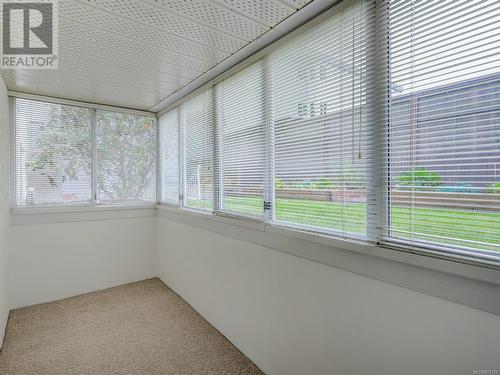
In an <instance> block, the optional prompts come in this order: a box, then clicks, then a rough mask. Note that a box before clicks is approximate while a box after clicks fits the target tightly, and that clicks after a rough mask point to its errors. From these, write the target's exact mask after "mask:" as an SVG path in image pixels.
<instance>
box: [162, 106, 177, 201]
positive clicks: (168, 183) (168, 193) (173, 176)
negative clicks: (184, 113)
mask: <svg viewBox="0 0 500 375" xmlns="http://www.w3.org/2000/svg"><path fill="white" fill-rule="evenodd" d="M159 137H160V142H159V144H160V150H159V158H160V171H161V199H160V201H162V202H167V203H173V204H178V203H179V186H180V185H179V110H178V109H174V110H172V111H170V112H168V113H165V114H163V115H161V116H160V117H159Z"/></svg>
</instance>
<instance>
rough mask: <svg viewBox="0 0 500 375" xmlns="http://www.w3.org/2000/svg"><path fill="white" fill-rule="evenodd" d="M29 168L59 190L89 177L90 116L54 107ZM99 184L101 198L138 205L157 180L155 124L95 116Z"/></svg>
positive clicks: (110, 114) (125, 116)
mask: <svg viewBox="0 0 500 375" xmlns="http://www.w3.org/2000/svg"><path fill="white" fill-rule="evenodd" d="M40 128H41V130H42V131H41V132H40V135H41V136H40V137H39V138H38V139H37V140H36V142H35V145H34V151H33V152H32V157H31V160H30V162H29V163H27V167H29V168H30V169H32V170H33V171H36V170H39V171H41V174H42V175H44V176H46V177H47V179H48V181H49V183H50V184H51V185H52V186H54V187H57V186H60V185H61V184H63V183H64V182H66V181H70V180H73V181H74V180H78V179H79V178H81V177H79V176H81V175H82V174H83V175H85V176H86V178H88V179H89V180H90V177H91V153H92V150H91V148H92V147H91V144H92V142H91V134H92V131H91V112H90V111H89V110H87V109H84V108H78V107H70V106H51V109H50V114H49V120H48V121H47V123H46V124H43V125H41V126H40ZM96 134H97V137H96V156H97V160H96V164H97V168H96V182H97V191H98V195H99V199H103V200H108V201H109V200H111V201H112V200H126V199H133V200H140V199H143V198H144V197H145V194H146V193H147V190H148V188H149V187H150V186H151V184H152V182H153V181H154V177H155V173H154V172H155V160H156V158H155V144H156V141H155V128H154V122H153V120H152V119H149V118H145V117H142V116H136V115H129V114H125V113H117V112H107V111H99V112H98V113H97V116H96Z"/></svg>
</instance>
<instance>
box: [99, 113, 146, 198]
mask: <svg viewBox="0 0 500 375" xmlns="http://www.w3.org/2000/svg"><path fill="white" fill-rule="evenodd" d="M155 146H156V131H155V123H154V120H153V119H152V118H148V117H143V116H137V115H130V114H127V113H121V112H109V111H97V114H96V156H97V158H96V165H97V170H96V177H97V200H98V202H100V203H124V202H129V203H140V202H147V201H155V192H156V183H155V175H156V174H155V171H156V157H155V150H156V147H155Z"/></svg>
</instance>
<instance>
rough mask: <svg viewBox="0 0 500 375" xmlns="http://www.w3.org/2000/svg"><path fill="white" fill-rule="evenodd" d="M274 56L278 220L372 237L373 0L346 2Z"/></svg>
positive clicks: (276, 215)
mask: <svg viewBox="0 0 500 375" xmlns="http://www.w3.org/2000/svg"><path fill="white" fill-rule="evenodd" d="M336 9H337V12H336V13H334V14H333V15H332V16H331V17H329V18H328V19H327V20H326V21H324V22H322V23H321V24H319V25H316V26H315V27H314V28H312V29H310V30H308V31H306V32H305V33H303V34H301V35H300V36H298V37H297V38H296V39H294V40H293V41H292V42H290V43H288V44H286V45H284V46H283V47H280V48H279V49H278V50H277V51H276V52H274V53H272V54H270V55H269V62H270V69H271V72H270V75H269V76H270V77H271V78H270V91H271V97H270V99H269V100H271V101H272V104H271V108H272V111H273V113H272V119H273V125H274V139H273V145H274V165H273V169H274V187H275V218H276V220H277V221H279V222H288V223H293V224H299V225H305V226H309V227H312V228H313V229H314V228H321V229H322V230H332V231H335V232H337V233H340V234H341V235H345V236H350V237H351V236H354V237H358V236H359V237H366V233H367V229H366V212H367V205H366V202H367V185H366V177H367V160H369V159H370V157H371V156H370V152H369V149H368V147H367V145H366V143H367V139H368V136H369V121H370V118H369V111H368V109H369V108H368V105H367V95H366V92H367V82H368V78H367V77H366V70H367V64H368V63H369V61H367V60H368V59H369V57H370V56H369V45H370V41H369V39H368V33H367V30H369V27H370V23H371V22H372V19H373V13H374V6H373V2H371V1H346V2H342V3H341V4H339V5H338V6H336Z"/></svg>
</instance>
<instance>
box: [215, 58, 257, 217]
mask: <svg viewBox="0 0 500 375" xmlns="http://www.w3.org/2000/svg"><path fill="white" fill-rule="evenodd" d="M215 95H216V113H217V161H218V163H217V165H218V167H219V168H218V173H217V175H218V186H219V197H220V199H219V207H218V210H220V211H223V212H231V213H237V214H243V215H251V216H259V217H262V214H263V211H264V209H263V194H264V173H265V156H266V154H265V131H264V97H263V96H264V91H263V69H262V62H258V63H256V64H253V65H251V66H250V67H248V68H245V69H244V70H242V71H240V72H238V73H237V74H235V75H233V76H231V77H229V78H228V79H225V80H224V81H222V82H221V83H219V84H217V85H216V88H215Z"/></svg>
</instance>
